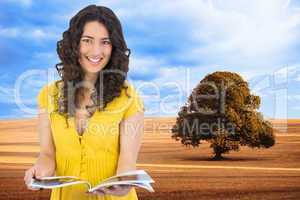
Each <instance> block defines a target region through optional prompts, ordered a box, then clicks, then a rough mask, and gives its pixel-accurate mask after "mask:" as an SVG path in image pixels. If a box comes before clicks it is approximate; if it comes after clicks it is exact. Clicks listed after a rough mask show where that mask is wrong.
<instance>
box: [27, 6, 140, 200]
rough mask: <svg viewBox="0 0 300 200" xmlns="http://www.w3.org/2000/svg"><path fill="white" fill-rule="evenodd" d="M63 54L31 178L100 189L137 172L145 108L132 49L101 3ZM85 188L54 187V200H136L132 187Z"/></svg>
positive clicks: (67, 39) (45, 101) (89, 10)
mask: <svg viewBox="0 0 300 200" xmlns="http://www.w3.org/2000/svg"><path fill="white" fill-rule="evenodd" d="M57 53H58V55H59V58H60V59H61V63H59V64H57V66H56V67H57V69H58V72H59V74H60V76H61V80H59V81H56V82H54V83H51V84H49V85H46V86H45V87H43V88H42V89H41V91H40V92H39V95H38V98H37V99H38V105H39V115H38V131H39V134H40V154H39V157H38V159H37V161H36V163H35V164H34V166H33V167H31V168H30V169H28V170H27V171H26V173H25V177H24V180H25V183H26V184H27V185H28V183H29V182H30V180H31V178H33V177H35V178H41V177H44V176H53V175H56V176H77V177H80V178H82V179H85V180H88V181H89V182H90V183H92V185H93V186H95V185H97V184H99V182H101V181H102V180H103V179H105V178H108V177H110V176H113V175H115V174H118V173H123V172H126V171H130V170H135V165H136V160H137V155H138V151H139V148H140V144H141V139H142V133H143V117H144V114H143V113H144V108H143V102H142V100H141V99H140V98H139V96H138V94H137V92H136V91H135V89H134V88H133V86H132V85H131V84H129V83H128V81H127V80H126V75H127V72H128V63H129V55H130V50H129V49H127V46H126V43H125V40H124V36H123V33H122V27H121V24H120V22H119V20H118V18H117V17H116V15H115V14H114V13H113V12H112V11H111V10H110V9H109V8H106V7H102V6H95V5H90V6H88V7H86V8H84V9H82V10H81V11H79V12H78V13H77V14H76V15H75V16H74V17H73V18H72V19H71V21H70V26H69V28H68V29H67V30H66V31H65V32H64V33H63V39H62V40H61V41H58V43H57ZM28 187H29V186H28ZM29 189H32V190H34V188H30V187H29ZM86 191H87V188H86V186H85V185H82V184H79V185H73V186H68V187H64V188H58V189H53V190H52V193H51V200H71V199H72V200H77V199H78V200H79V199H80V200H84V199H126V200H127V199H128V200H129V199H130V200H131V199H137V196H136V192H135V189H134V188H132V187H129V186H116V187H112V188H109V189H103V190H98V191H96V192H95V193H93V194H90V193H86Z"/></svg>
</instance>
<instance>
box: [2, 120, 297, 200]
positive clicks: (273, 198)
mask: <svg viewBox="0 0 300 200" xmlns="http://www.w3.org/2000/svg"><path fill="white" fill-rule="evenodd" d="M174 121H175V119H174V118H146V119H145V133H144V141H143V144H142V148H141V152H140V155H139V159H138V168H141V169H145V170H147V171H148V172H149V173H150V174H151V176H152V177H153V179H154V180H155V181H156V183H155V184H154V185H153V186H154V189H155V193H149V192H146V191H144V190H140V189H138V190H137V191H138V196H139V198H140V199H142V200H148V199H149V200H150V199H151V200H153V199H157V200H165V199H172V200H173V199H174V200H182V199H186V200H187V199H203V200H204V199H205V200H213V199H214V200H215V199H218V200H219V199H222V200H229V199H230V200H233V199H235V200H248V199H255V200H257V199H259V200H260V199H264V200H279V199H280V200H281V199H288V200H293V199H294V200H298V199H300V120H297V119H293V120H288V121H286V120H272V122H273V124H274V127H275V128H276V129H277V131H276V136H277V138H276V140H277V141H276V145H275V146H274V147H272V148H270V149H250V148H247V147H242V148H241V150H240V151H239V152H231V153H230V154H227V155H225V159H224V160H222V161H212V160H211V159H210V158H211V157H212V154H211V149H210V148H209V144H208V143H205V142H203V143H202V144H201V145H200V147H199V148H195V149H194V148H186V147H184V146H182V145H181V144H180V142H176V141H174V140H173V139H171V138H170V133H169V129H170V128H171V127H172V125H173V124H174ZM38 151H39V148H38V139H37V135H36V119H29V120H7V121H0V200H2V199H3V200H6V199H13V200H27V199H28V200H31V199H32V200H33V199H40V200H46V199H49V192H50V191H49V190H43V191H38V192H32V191H29V190H26V187H25V185H24V183H23V176H24V171H25V169H27V168H29V167H30V166H31V165H32V163H33V162H34V161H35V159H36V156H37V155H38Z"/></svg>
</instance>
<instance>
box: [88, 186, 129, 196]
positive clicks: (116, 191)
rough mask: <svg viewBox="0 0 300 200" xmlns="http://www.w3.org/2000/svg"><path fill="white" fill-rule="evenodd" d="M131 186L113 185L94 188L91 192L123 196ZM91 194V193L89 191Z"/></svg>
mask: <svg viewBox="0 0 300 200" xmlns="http://www.w3.org/2000/svg"><path fill="white" fill-rule="evenodd" d="M131 188H132V186H130V185H113V186H111V187H108V188H106V187H103V188H101V189H98V190H95V191H94V192H92V194H97V195H101V196H102V195H105V194H108V195H113V196H125V195H127V194H128V192H129V191H130V190H131ZM89 194H91V193H89Z"/></svg>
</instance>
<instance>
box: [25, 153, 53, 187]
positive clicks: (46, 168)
mask: <svg viewBox="0 0 300 200" xmlns="http://www.w3.org/2000/svg"><path fill="white" fill-rule="evenodd" d="M54 173H55V165H54V164H53V161H52V160H50V159H49V158H43V157H40V158H39V160H38V161H37V163H36V164H35V165H34V166H32V167H31V168H29V169H28V170H27V171H26V172H25V176H24V181H25V184H26V185H27V188H28V189H29V190H39V189H37V188H32V187H30V186H29V184H30V181H31V179H32V178H37V179H40V178H42V177H45V176H53V175H54Z"/></svg>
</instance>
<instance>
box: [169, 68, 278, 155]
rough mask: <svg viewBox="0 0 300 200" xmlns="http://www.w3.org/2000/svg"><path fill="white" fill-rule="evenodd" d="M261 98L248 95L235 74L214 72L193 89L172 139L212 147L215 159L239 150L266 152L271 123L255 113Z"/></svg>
mask: <svg viewBox="0 0 300 200" xmlns="http://www.w3.org/2000/svg"><path fill="white" fill-rule="evenodd" d="M259 106H260V97H259V96H255V95H252V94H250V90H249V87H248V83H247V82H246V81H244V80H243V79H242V77H241V76H239V75H238V74H237V73H232V72H214V73H212V74H209V75H207V76H206V77H205V78H204V79H203V80H201V81H200V83H199V84H198V85H197V86H196V88H194V89H193V91H192V94H191V95H190V96H189V98H188V101H187V103H186V104H185V105H184V106H182V107H181V108H180V111H179V112H178V117H177V119H176V124H175V125H174V126H173V128H172V138H174V139H176V140H181V143H182V144H184V145H186V146H188V145H192V146H193V147H197V146H199V144H200V141H201V140H206V141H208V142H210V143H211V146H210V147H212V148H213V151H214V154H215V156H214V159H222V154H224V153H228V152H229V151H231V150H234V151H238V150H239V147H240V146H249V147H252V148H255V147H257V148H262V147H264V148H269V147H271V146H273V145H274V144H275V136H274V134H273V128H272V125H271V123H270V122H268V121H266V120H264V119H263V115H262V114H261V113H259V112H258V111H257V109H258V108H259Z"/></svg>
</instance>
